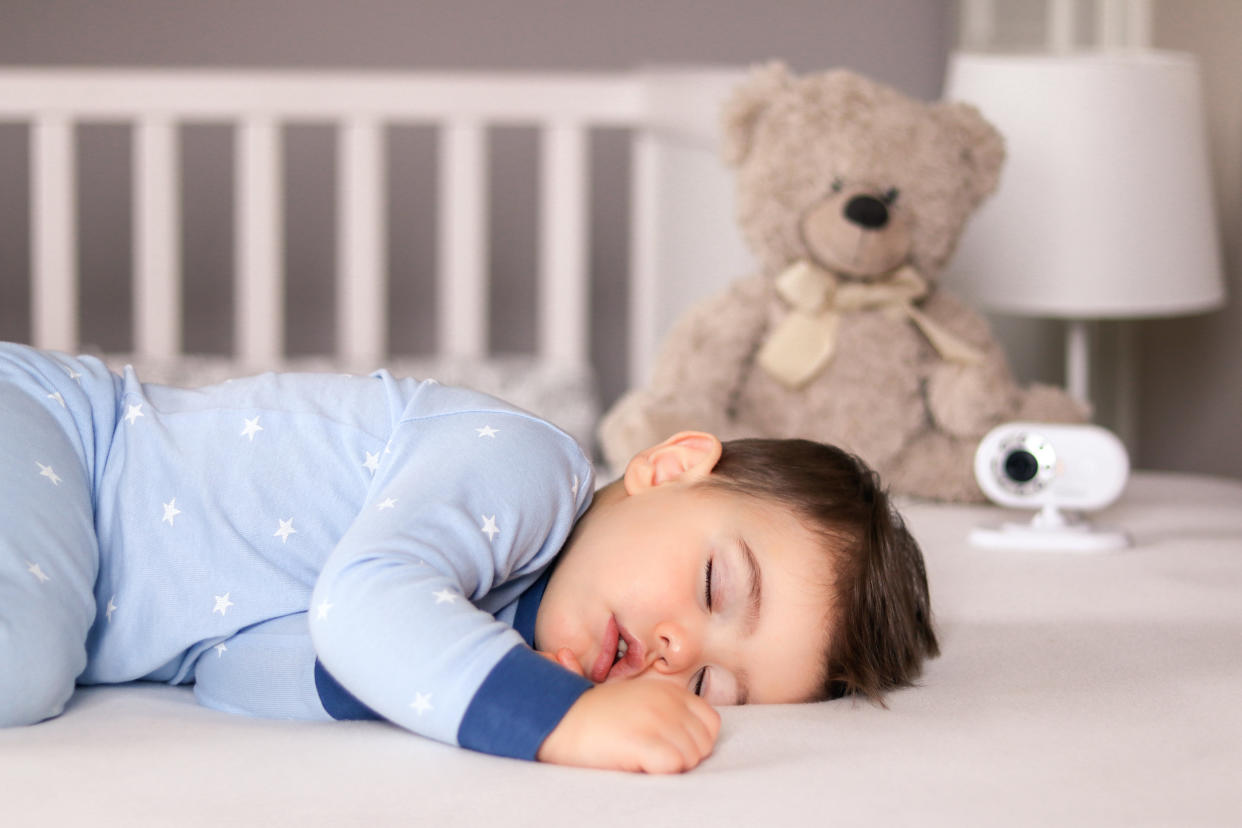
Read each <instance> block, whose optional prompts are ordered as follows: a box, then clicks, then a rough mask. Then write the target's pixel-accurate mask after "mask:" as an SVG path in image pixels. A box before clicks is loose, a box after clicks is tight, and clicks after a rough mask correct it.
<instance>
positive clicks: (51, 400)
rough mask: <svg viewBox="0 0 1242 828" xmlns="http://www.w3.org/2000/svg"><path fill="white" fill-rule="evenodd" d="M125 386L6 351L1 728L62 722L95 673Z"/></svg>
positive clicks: (87, 367) (48, 358)
mask: <svg viewBox="0 0 1242 828" xmlns="http://www.w3.org/2000/svg"><path fill="white" fill-rule="evenodd" d="M116 382H117V380H116V377H114V376H113V375H112V374H110V373H109V372H108V371H107V370H106V369H105V368H104V367H103V365H101V364H100V363H99V362H97V361H95V360H81V359H73V358H70V357H66V356H62V355H59V354H56V355H51V354H40V353H38V352H35V351H31V350H29V349H24V348H20V347H17V346H11V345H7V344H0V725H13V724H29V723H33V722H36V721H39V720H40V719H45V718H48V717H50V716H55V715H57V714H58V713H60V712H61V709H62V708H63V707H64V704H65V702H66V701H67V700H68V699H69V696H70V695H71V694H72V693H73V687H74V680H75V678H76V677H77V676H78V674H79V673H81V672H82V670H83V669H85V667H86V659H87V654H86V639H87V634H88V632H89V630H90V628H91V625H92V624H94V622H95V618H96V615H97V607H96V602H95V596H94V585H95V576H96V574H97V572H98V570H99V546H98V541H97V540H96V535H95V525H94V506H93V504H94V492H95V484H96V482H97V480H98V476H99V474H100V473H101V472H102V466H103V463H104V460H105V459H106V457H107V452H108V448H109V445H110V443H111V437H112V433H113V429H114V427H115V425H116V388H117V385H116Z"/></svg>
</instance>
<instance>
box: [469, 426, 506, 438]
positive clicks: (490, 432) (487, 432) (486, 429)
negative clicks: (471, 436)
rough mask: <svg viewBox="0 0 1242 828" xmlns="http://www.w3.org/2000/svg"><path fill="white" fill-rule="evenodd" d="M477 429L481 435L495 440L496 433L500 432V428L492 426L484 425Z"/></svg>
mask: <svg viewBox="0 0 1242 828" xmlns="http://www.w3.org/2000/svg"><path fill="white" fill-rule="evenodd" d="M475 431H477V432H478V433H479V436H480V437H491V438H492V439H493V440H495V439H496V435H497V434H499V433H500V432H499V431H498V430H496V429H494V428H492V427H491V426H483V427H482V428H476V429H475Z"/></svg>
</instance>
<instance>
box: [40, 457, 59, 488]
mask: <svg viewBox="0 0 1242 828" xmlns="http://www.w3.org/2000/svg"><path fill="white" fill-rule="evenodd" d="M35 465H36V466H38V467H39V469H40V471H39V475H40V476H41V477H46V478H47V479H48V480H50V481H52V485H53V486H59V485H60V476H59V475H58V474H56V472H54V471H52V467H51V466H45V465H43V464H42V463H40V462H39V461H38V460H36V461H35Z"/></svg>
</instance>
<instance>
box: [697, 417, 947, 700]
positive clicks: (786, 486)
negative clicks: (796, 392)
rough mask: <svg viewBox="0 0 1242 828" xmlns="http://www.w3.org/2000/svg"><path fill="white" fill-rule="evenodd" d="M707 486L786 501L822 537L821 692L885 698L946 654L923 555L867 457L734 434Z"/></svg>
mask: <svg viewBox="0 0 1242 828" xmlns="http://www.w3.org/2000/svg"><path fill="white" fill-rule="evenodd" d="M704 485H707V486H712V487H717V488H724V489H728V490H730V491H734V492H739V493H742V494H746V495H750V496H753V497H760V498H764V499H766V500H769V501H775V502H779V503H783V504H785V505H787V506H789V507H790V508H792V509H793V511H794V513H795V514H796V515H798V516H799V518H801V519H802V520H804V521H806V522H808V523H809V524H810V525H811V528H812V529H814V530H815V531H817V532H818V533H819V534H820V535H822V536H823V537H824V540H825V542H826V546H827V548H828V549H829V550H830V555H831V557H832V560H831V564H832V568H833V577H832V584H831V587H830V588H831V590H832V598H833V606H834V612H833V614H832V618H831V619H830V621H829V625H828V626H829V629H828V642H829V643H828V650H827V652H826V653H825V654H824V665H823V685H822V686H823V692H822V696H821V698H824V699H835V698H839V697H841V696H852V695H860V696H865V697H867V698H869V699H871V700H873V701H876V702H880V703H883V702H882V697H883V694H884V691H886V690H890V689H893V688H896V687H904V686H908V685H910V684H912V683H913V680H914V678H915V677H916V676H918V674H919V672H920V670H921V669H922V664H923V659H924V658H927V657H934V656H936V655H939V653H940V648H939V645H938V644H937V642H936V634H935V632H934V631H933V630H932V623H931V602H930V598H929V596H928V589H927V574H926V571H925V570H924V568H923V554H922V552H921V551H920V550H919V546H918V543H916V542H915V540H914V538H913V537H912V536H911V535H910V532H909V531H908V530H907V529H906V526H905V523H904V522H903V521H902V519H901V516H900V515H899V514H898V513H897V511H896V509H894V508H893V506H892V504H891V503H890V501H889V497H888V493H887V492H886V491H885V490H884V488H883V486H882V485H881V483H880V479H879V476H878V475H877V474H876V473H875V472H874V471H872V470H871V469H870V468H869V467H868V466H867V464H866V463H864V462H863V461H862V460H860V459H859V458H857V457H855V456H854V455H852V454H850V453H848V452H846V451H843V450H841V449H839V448H836V447H835V446H830V445H825V444H823V443H816V442H812V441H810V440H797V439H790V440H770V439H744V440H731V441H729V442H726V443H725V444H724V450H723V452H722V454H721V456H720V460H719V462H717V464H716V467H715V468H714V469H713V470H712V473H711V475H710V476H709V477H708V478H707V480H706V481H705V483H704Z"/></svg>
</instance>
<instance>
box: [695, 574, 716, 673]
mask: <svg viewBox="0 0 1242 828" xmlns="http://www.w3.org/2000/svg"><path fill="white" fill-rule="evenodd" d="M713 563H714V559H713V558H708V559H707V566H705V567H703V596H704V598H705V599H706V600H707V611H708V612H711V609H712V564H713ZM705 678H707V668H706V667H704V668H703V669H701V670H699V674H698V676H697V677H696V678H695V680H694V695H696V696H701V695H703V680H704V679H705Z"/></svg>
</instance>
